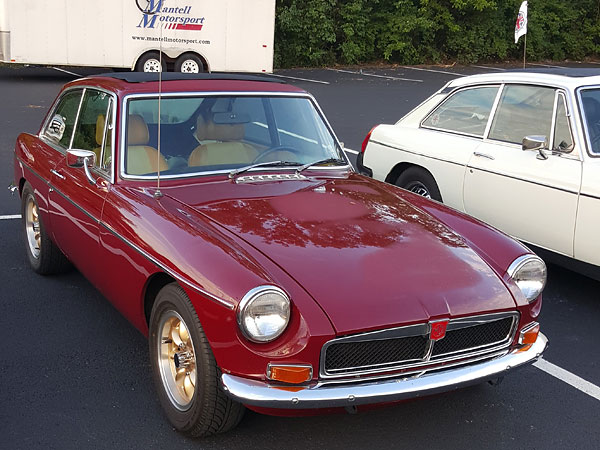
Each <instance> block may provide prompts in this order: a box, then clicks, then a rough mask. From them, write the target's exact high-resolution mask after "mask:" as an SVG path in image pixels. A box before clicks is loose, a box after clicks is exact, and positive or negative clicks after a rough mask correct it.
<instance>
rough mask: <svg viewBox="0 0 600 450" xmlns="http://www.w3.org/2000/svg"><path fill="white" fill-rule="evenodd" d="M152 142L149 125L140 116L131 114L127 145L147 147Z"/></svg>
mask: <svg viewBox="0 0 600 450" xmlns="http://www.w3.org/2000/svg"><path fill="white" fill-rule="evenodd" d="M149 140H150V134H149V133H148V125H146V122H145V121H144V118H143V117H142V116H140V115H139V114H130V115H129V119H128V121H127V145H146V144H148V141H149Z"/></svg>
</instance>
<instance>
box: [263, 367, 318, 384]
mask: <svg viewBox="0 0 600 450" xmlns="http://www.w3.org/2000/svg"><path fill="white" fill-rule="evenodd" d="M267 377H268V378H269V379H271V380H273V381H282V382H284V383H290V384H300V383H304V382H306V381H308V380H310V379H311V378H312V366H310V365H297V366H292V365H275V364H269V365H268V366H267Z"/></svg>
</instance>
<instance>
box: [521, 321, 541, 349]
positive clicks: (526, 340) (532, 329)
mask: <svg viewBox="0 0 600 450" xmlns="http://www.w3.org/2000/svg"><path fill="white" fill-rule="evenodd" d="M539 333H540V324H539V323H537V322H533V323H531V324H529V325H527V326H526V327H524V328H523V329H522V330H521V333H519V344H520V345H522V346H523V347H522V348H520V349H519V351H525V350H528V349H529V348H530V347H531V346H532V345H533V344H534V343H535V341H537V338H538V334H539Z"/></svg>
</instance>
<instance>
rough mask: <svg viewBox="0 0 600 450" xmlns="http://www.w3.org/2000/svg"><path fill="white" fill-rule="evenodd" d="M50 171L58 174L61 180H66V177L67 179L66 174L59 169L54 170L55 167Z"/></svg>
mask: <svg viewBox="0 0 600 450" xmlns="http://www.w3.org/2000/svg"><path fill="white" fill-rule="evenodd" d="M50 172H52V173H53V174H54V175H56V176H57V177H58V178H60V179H61V180H64V179H65V176H64V175H63V174H62V173H60V172H58V171H56V170H54V169H51V170H50Z"/></svg>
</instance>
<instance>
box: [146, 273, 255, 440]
mask: <svg viewBox="0 0 600 450" xmlns="http://www.w3.org/2000/svg"><path fill="white" fill-rule="evenodd" d="M149 345H150V361H151V365H152V374H153V378H154V382H155V384H156V388H157V390H158V396H159V399H160V402H161V405H162V407H163V410H164V411H165V413H166V415H167V418H168V419H169V421H170V422H171V424H172V425H173V426H174V427H175V428H176V429H177V430H179V431H181V432H183V433H185V434H188V435H190V436H193V437H201V436H209V435H211V434H215V433H222V432H225V431H228V430H230V429H232V428H234V427H235V426H236V425H237V424H238V423H239V421H240V420H241V418H242V416H243V414H244V407H243V406H242V405H241V404H239V403H236V402H234V401H233V400H231V399H230V398H229V397H227V396H226V395H225V393H224V392H223V390H222V389H221V387H220V384H219V383H220V382H219V378H220V375H221V372H220V370H219V368H218V367H217V364H216V361H215V358H214V356H213V353H212V350H211V348H210V345H209V343H208V340H207V338H206V335H205V334H204V331H203V330H202V326H201V325H200V320H199V319H198V315H197V314H196V311H195V309H194V307H193V306H192V303H191V302H190V300H189V298H188V296H187V295H186V293H185V291H184V290H183V289H182V288H181V286H179V285H178V284H177V283H171V284H168V285H167V286H165V287H164V288H163V289H162V290H161V291H160V292H159V293H158V296H157V298H156V301H155V303H154V306H153V307H152V314H151V317H150V333H149Z"/></svg>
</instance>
